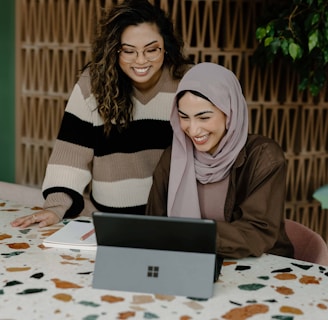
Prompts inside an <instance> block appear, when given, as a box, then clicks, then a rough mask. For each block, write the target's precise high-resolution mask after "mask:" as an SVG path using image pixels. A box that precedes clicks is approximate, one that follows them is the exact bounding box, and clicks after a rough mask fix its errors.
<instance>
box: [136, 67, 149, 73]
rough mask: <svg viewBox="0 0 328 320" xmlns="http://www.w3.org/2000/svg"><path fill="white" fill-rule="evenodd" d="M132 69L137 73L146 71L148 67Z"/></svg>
mask: <svg viewBox="0 0 328 320" xmlns="http://www.w3.org/2000/svg"><path fill="white" fill-rule="evenodd" d="M134 70H135V71H136V72H137V73H144V72H147V70H148V68H134Z"/></svg>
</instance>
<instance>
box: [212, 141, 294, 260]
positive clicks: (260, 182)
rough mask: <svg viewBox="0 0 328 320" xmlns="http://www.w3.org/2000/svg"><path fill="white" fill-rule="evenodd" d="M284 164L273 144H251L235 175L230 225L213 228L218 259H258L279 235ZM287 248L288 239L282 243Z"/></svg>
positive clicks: (284, 172)
mask: <svg viewBox="0 0 328 320" xmlns="http://www.w3.org/2000/svg"><path fill="white" fill-rule="evenodd" d="M286 169H287V167H286V161H285V158H284V154H283V152H282V150H281V148H280V147H279V146H278V145H277V144H276V143H275V142H273V141H271V140H267V139H265V142H262V143H260V144H255V145H254V144H253V145H252V146H250V147H249V150H248V151H247V157H246V160H245V163H244V164H243V167H242V168H240V169H239V170H238V171H237V172H236V197H235V203H234V209H233V212H232V216H231V221H227V222H222V223H221V222H219V223H218V224H217V232H218V235H217V248H218V253H219V254H220V255H223V256H226V257H233V258H241V257H246V256H260V255H261V254H262V253H264V252H268V251H269V250H270V249H272V248H273V247H274V245H275V243H276V242H277V240H278V238H279V237H280V236H281V233H284V231H283V219H284V202H285V192H286V191H285V190H286ZM286 244H287V245H288V239H286Z"/></svg>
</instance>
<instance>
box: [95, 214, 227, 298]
mask: <svg viewBox="0 0 328 320" xmlns="http://www.w3.org/2000/svg"><path fill="white" fill-rule="evenodd" d="M93 219H94V225H95V230H96V239H97V243H98V248H97V255H96V262H95V270H94V277H93V287H94V288H98V289H110V290H121V291H134V292H148V293H154V294H168V295H181V296H189V297H194V298H209V297H211V296H212V295H213V283H214V281H215V280H216V279H217V277H218V273H219V269H220V268H221V265H222V260H217V259H216V251H215V246H216V225H215V222H214V221H212V220H204V219H203V220H202V219H190V218H168V217H155V216H138V215H130V214H112V213H101V212H95V213H94V214H93Z"/></svg>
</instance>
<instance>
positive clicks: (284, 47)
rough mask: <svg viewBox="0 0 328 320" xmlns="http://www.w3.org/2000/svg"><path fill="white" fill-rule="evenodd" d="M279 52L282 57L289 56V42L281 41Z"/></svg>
mask: <svg viewBox="0 0 328 320" xmlns="http://www.w3.org/2000/svg"><path fill="white" fill-rule="evenodd" d="M281 51H282V53H283V55H284V56H288V54H289V42H288V40H287V39H283V40H282V41H281Z"/></svg>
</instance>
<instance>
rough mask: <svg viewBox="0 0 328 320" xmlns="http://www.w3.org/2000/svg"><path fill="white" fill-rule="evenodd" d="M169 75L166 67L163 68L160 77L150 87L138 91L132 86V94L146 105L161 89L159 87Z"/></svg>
mask: <svg viewBox="0 0 328 320" xmlns="http://www.w3.org/2000/svg"><path fill="white" fill-rule="evenodd" d="M169 76H170V74H169V70H168V68H163V71H162V74H161V76H160V78H159V79H158V81H157V83H156V84H155V85H154V86H153V87H152V88H151V89H149V90H147V91H140V90H138V89H137V88H136V87H133V95H134V96H135V98H136V99H137V100H138V101H140V102H141V103H142V104H144V105H146V104H147V103H148V102H149V101H150V100H152V99H153V98H154V97H155V96H156V95H157V94H158V92H160V91H161V87H162V86H163V84H164V83H165V82H166V81H167V80H168V79H169Z"/></svg>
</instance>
